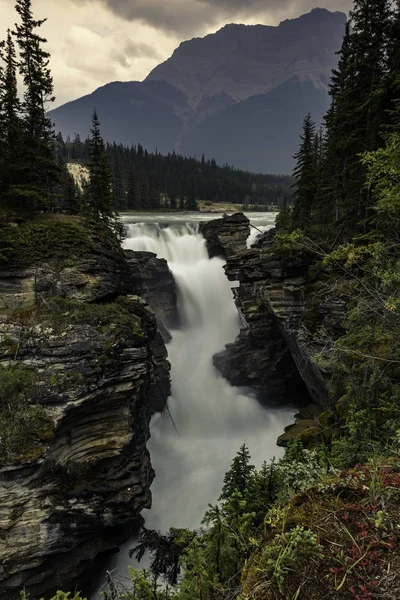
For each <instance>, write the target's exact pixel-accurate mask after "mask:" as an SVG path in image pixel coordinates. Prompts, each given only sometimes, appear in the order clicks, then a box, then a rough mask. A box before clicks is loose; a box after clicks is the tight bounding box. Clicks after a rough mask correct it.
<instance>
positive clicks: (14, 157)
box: [0, 30, 25, 210]
mask: <svg viewBox="0 0 400 600" xmlns="http://www.w3.org/2000/svg"><path fill="white" fill-rule="evenodd" d="M0 59H1V60H2V61H3V63H4V67H2V68H1V69H0V194H1V196H0V200H1V203H2V204H3V206H4V205H6V206H8V207H12V208H13V209H16V210H18V208H19V206H18V204H17V203H16V202H13V200H14V198H13V188H14V186H15V185H16V184H17V183H18V180H19V176H20V163H21V156H22V155H23V153H24V151H25V149H24V147H23V139H22V133H23V132H22V122H21V116H20V114H21V104H20V101H19V98H18V89H17V67H18V63H17V59H16V54H15V47H14V43H13V39H12V36H11V31H10V30H8V32H7V40H6V42H3V43H2V44H1V45H0Z"/></svg>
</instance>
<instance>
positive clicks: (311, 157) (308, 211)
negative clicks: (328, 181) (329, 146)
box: [293, 114, 317, 228]
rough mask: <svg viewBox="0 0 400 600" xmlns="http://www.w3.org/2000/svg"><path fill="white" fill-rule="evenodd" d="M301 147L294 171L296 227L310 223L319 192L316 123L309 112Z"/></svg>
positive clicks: (303, 226)
mask: <svg viewBox="0 0 400 600" xmlns="http://www.w3.org/2000/svg"><path fill="white" fill-rule="evenodd" d="M300 137H301V144H300V149H299V151H298V153H297V154H295V156H294V158H295V159H296V167H295V169H294V171H293V177H294V178H295V192H294V194H293V199H294V210H293V221H294V226H295V227H301V228H305V227H307V226H308V225H309V224H310V220H311V215H312V211H313V208H314V207H315V199H316V193H317V188H316V186H317V173H316V168H317V157H316V134H315V123H314V121H313V120H312V118H311V115H310V114H308V115H307V117H306V118H305V119H304V122H303V134H302V135H301V136H300Z"/></svg>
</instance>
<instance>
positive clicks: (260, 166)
mask: <svg viewBox="0 0 400 600" xmlns="http://www.w3.org/2000/svg"><path fill="white" fill-rule="evenodd" d="M327 108H328V96H327V94H326V92H325V90H324V89H321V88H320V89H317V88H315V87H314V85H313V84H312V82H310V81H306V82H304V83H302V82H301V81H299V80H298V79H297V78H293V79H291V80H289V81H287V82H285V83H283V84H282V85H281V86H279V87H278V88H276V89H274V90H273V91H272V92H270V93H269V94H262V95H259V96H253V97H252V98H249V99H248V100H245V101H244V102H240V103H239V104H236V105H235V106H232V107H231V108H228V109H227V110H225V111H224V112H222V113H219V114H217V115H215V116H214V117H212V118H211V119H208V120H207V121H204V122H202V123H200V124H199V125H197V126H196V127H195V128H194V129H193V130H192V131H190V132H189V133H188V135H187V136H186V138H185V139H184V141H183V143H182V147H181V148H180V150H181V151H182V153H183V154H197V156H201V154H202V153H204V154H206V155H211V154H212V155H213V156H214V157H215V159H216V161H217V162H218V163H224V162H227V163H228V164H231V165H234V166H239V167H241V168H244V169H248V170H253V171H256V172H261V173H266V172H267V173H284V172H289V171H291V169H292V166H293V163H294V161H293V159H292V156H293V154H294V153H295V152H296V151H297V148H298V144H299V129H300V126H301V122H302V119H303V117H304V115H305V114H307V112H308V111H310V112H311V113H312V115H313V118H314V119H315V120H316V121H317V122H318V123H320V122H321V121H322V117H323V115H324V113H325V112H326V109H327Z"/></svg>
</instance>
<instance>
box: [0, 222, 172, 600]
mask: <svg viewBox="0 0 400 600" xmlns="http://www.w3.org/2000/svg"><path fill="white" fill-rule="evenodd" d="M85 244H86V242H85ZM50 254H51V252H50ZM151 260H152V261H153V275H154V271H157V269H159V270H160V271H161V272H162V273H163V279H162V280H161V281H159V283H158V286H157V285H156V284H155V279H156V276H155V275H154V276H153V277H152V283H151V285H150V284H149V285H147V284H146V282H145V279H146V277H147V276H148V273H147V272H146V270H145V269H144V268H142V267H141V264H142V263H141V261H140V260H139V259H138V261H135V257H134V256H133V253H129V255H128V256H126V255H125V254H124V253H123V251H122V250H121V249H120V248H119V247H118V245H117V244H114V243H112V242H110V240H106V239H105V238H104V237H103V236H102V235H101V234H99V233H97V232H96V231H90V232H89V236H88V240H87V244H86V245H85V247H84V248H83V249H82V248H81V250H80V252H79V253H77V252H76V253H75V254H74V251H73V250H71V252H70V253H69V256H68V255H67V258H64V259H60V257H57V258H53V259H52V258H49V259H46V260H35V262H34V263H33V262H31V261H29V260H28V261H26V260H24V261H21V260H17V259H16V260H13V261H11V262H9V263H8V264H6V265H5V266H3V268H2V269H1V272H0V298H1V303H2V306H1V309H2V310H1V313H0V353H1V358H0V361H1V365H0V366H1V367H2V368H5V369H7V372H11V373H12V372H13V369H23V370H24V372H29V373H30V374H31V375H32V378H33V379H32V381H33V382H34V383H33V384H32V387H31V389H30V390H29V406H27V407H26V410H25V409H24V410H25V412H23V411H22V409H21V410H20V412H16V409H15V410H14V409H13V407H10V410H11V411H12V412H11V413H10V419H9V422H10V427H11V426H12V427H15V428H16V431H15V432H14V431H12V432H8V433H9V434H10V435H8V437H4V439H2V434H1V433H0V441H1V442H2V447H1V460H0V565H1V566H0V598H1V600H15V598H16V597H18V594H19V590H21V589H22V588H25V589H26V591H27V593H29V594H30V597H31V598H38V597H40V596H41V595H42V594H44V595H45V596H46V597H47V595H48V593H50V592H51V591H53V590H54V589H55V588H62V589H64V590H66V589H68V588H69V587H71V586H73V585H74V584H75V582H76V581H77V580H78V579H79V577H80V576H81V575H82V574H83V573H84V572H85V571H86V570H87V569H88V568H89V567H90V566H91V565H92V564H93V560H94V559H95V557H97V556H98V555H100V554H102V553H105V552H108V551H111V550H114V549H117V547H118V546H119V545H120V544H121V543H122V542H124V541H126V540H127V539H128V537H129V535H130V533H131V530H132V528H135V527H137V526H138V524H140V522H141V517H140V511H141V510H142V509H143V508H149V507H150V506H151V492H150V485H151V482H152V480H153V477H154V472H153V469H152V467H151V462H150V456H149V453H148V451H147V448H146V443H147V441H148V439H149V423H150V418H151V415H152V414H153V412H154V410H155V409H157V410H162V408H163V407H164V406H165V402H166V399H167V397H168V395H169V394H170V376H169V369H170V365H169V363H168V360H167V351H166V347H165V344H164V341H163V338H162V336H161V334H160V332H159V330H158V327H157V320H156V316H155V315H154V314H153V312H152V311H150V310H149V308H148V306H147V303H146V301H145V300H143V299H141V298H140V297H139V296H138V295H137V292H138V291H140V290H141V289H144V288H147V300H150V299H151V288H157V287H158V289H164V292H165V293H164V295H163V305H164V307H165V306H167V305H168V306H169V310H170V312H173V307H174V305H175V306H176V292H175V289H174V282H173V278H172V275H171V273H170V272H169V270H168V268H167V267H166V265H165V264H164V263H163V262H162V261H160V263H157V259H155V258H151ZM168 294H170V296H168ZM163 316H164V315H163V314H161V309H160V312H159V315H158V318H159V319H160V321H161V320H162V318H163ZM21 372H22V371H21ZM16 397H17V396H16ZM21 397H22V396H21V393H20V395H19V396H18V398H21ZM32 406H34V407H35V410H36V409H37V411H42V412H41V413H40V414H42V413H43V416H42V419H43V426H42V427H41V428H39V429H38V430H37V432H36V435H35V436H28V437H29V439H27V437H26V436H24V435H23V433H21V442H20V444H19V445H18V447H17V448H16V447H15V444H14V446H9V447H7V441H9V440H10V439H13V438H12V436H11V434H13V435H14V434H15V435H17V434H18V431H19V430H18V427H20V428H21V427H22V424H21V423H22V421H21V419H22V420H23V419H26V418H27V415H28V414H29V415H31V414H32V411H31V409H32ZM28 409H29V413H28ZM2 410H3V411H4V410H6V407H4V406H2ZM35 422H36V421H35ZM23 431H25V430H23V429H21V432H23Z"/></svg>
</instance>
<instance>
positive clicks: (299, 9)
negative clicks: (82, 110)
mask: <svg viewBox="0 0 400 600" xmlns="http://www.w3.org/2000/svg"><path fill="white" fill-rule="evenodd" d="M14 4H15V2H14V0H0V23H1V25H2V28H3V29H4V31H5V30H6V28H7V27H12V26H13V24H14V23H15V18H16V13H15V11H14ZM32 5H33V10H34V14H35V17H36V18H43V17H47V18H48V22H47V23H46V24H45V25H44V26H43V28H42V31H43V34H44V35H45V36H46V37H47V39H48V42H49V43H48V49H49V51H50V52H51V55H52V61H51V67H52V71H53V76H54V82H55V92H56V95H57V101H56V105H59V104H63V103H64V102H67V101H68V100H73V99H75V98H77V97H79V96H83V95H84V94H88V93H90V92H92V91H93V90H94V89H96V88H97V87H99V86H100V85H104V84H105V83H108V82H110V81H115V80H120V81H129V80H142V79H144V78H145V77H146V75H148V73H149V72H150V71H151V69H153V68H154V67H155V66H156V65H157V64H159V63H160V62H162V61H163V60H165V59H167V58H168V57H169V56H170V55H171V54H172V52H173V51H174V49H175V48H176V47H177V46H178V45H179V43H180V42H181V41H183V40H186V39H190V38H192V37H195V36H203V35H205V34H207V33H212V32H215V31H217V30H218V29H219V28H220V27H222V26H223V25H225V24H226V23H233V22H235V23H246V24H254V23H263V24H265V25H277V24H278V23H279V22H280V21H282V20H283V19H286V18H292V17H297V16H299V15H301V14H304V13H305V12H308V11H309V10H310V9H311V8H314V6H320V7H323V8H328V9H330V10H342V11H344V12H347V11H348V10H349V9H350V7H351V5H352V1H351V0H32ZM0 36H1V37H4V33H0Z"/></svg>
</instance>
